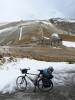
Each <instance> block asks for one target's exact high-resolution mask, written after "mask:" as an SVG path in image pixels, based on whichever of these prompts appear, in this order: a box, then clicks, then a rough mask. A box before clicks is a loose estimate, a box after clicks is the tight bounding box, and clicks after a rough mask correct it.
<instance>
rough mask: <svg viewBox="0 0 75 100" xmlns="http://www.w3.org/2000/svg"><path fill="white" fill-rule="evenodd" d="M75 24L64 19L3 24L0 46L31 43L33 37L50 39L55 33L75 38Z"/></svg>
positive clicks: (1, 25)
mask: <svg viewBox="0 0 75 100" xmlns="http://www.w3.org/2000/svg"><path fill="white" fill-rule="evenodd" d="M74 24H75V22H74V21H71V20H69V21H68V20H67V21H66V20H64V19H50V20H30V21H22V20H21V21H16V22H7V23H3V24H2V23H1V24H0V45H7V44H9V45H10V44H21V43H22V44H23V43H25V42H30V39H32V37H35V38H36V39H37V40H38V39H41V38H43V37H48V38H50V36H51V35H52V34H53V33H57V34H64V35H73V36H74V35H75V33H74V29H75V28H74V26H75V25H74ZM69 27H71V28H69ZM68 28H69V29H68ZM21 39H22V40H21Z"/></svg>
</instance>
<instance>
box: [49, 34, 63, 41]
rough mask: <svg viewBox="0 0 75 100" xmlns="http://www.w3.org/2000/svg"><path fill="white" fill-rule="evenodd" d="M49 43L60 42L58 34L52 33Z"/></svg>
mask: <svg viewBox="0 0 75 100" xmlns="http://www.w3.org/2000/svg"><path fill="white" fill-rule="evenodd" d="M50 41H51V42H52V41H61V38H60V37H59V36H58V34H56V33H54V34H52V36H51V38H50Z"/></svg>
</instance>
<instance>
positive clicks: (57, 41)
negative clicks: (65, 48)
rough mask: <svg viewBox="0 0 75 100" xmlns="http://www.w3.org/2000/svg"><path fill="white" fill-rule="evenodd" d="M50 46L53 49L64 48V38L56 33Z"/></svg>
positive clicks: (52, 36)
mask: <svg viewBox="0 0 75 100" xmlns="http://www.w3.org/2000/svg"><path fill="white" fill-rule="evenodd" d="M50 45H51V46H52V47H62V38H60V37H59V36H58V34H56V33H54V34H52V35H51V38H50Z"/></svg>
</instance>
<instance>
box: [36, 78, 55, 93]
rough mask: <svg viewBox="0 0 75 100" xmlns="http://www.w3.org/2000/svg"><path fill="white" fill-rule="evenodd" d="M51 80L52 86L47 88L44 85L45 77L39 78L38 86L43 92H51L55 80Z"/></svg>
mask: <svg viewBox="0 0 75 100" xmlns="http://www.w3.org/2000/svg"><path fill="white" fill-rule="evenodd" d="M49 82H50V87H48V88H45V87H44V86H43V79H42V78H41V79H39V80H38V88H39V89H40V90H41V91H43V92H49V91H51V90H52V88H53V82H52V81H51V80H49Z"/></svg>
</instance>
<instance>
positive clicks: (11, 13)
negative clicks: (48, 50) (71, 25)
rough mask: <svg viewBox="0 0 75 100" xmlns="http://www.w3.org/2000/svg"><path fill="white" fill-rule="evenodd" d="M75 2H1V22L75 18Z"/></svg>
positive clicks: (34, 0) (22, 0) (2, 0)
mask: <svg viewBox="0 0 75 100" xmlns="http://www.w3.org/2000/svg"><path fill="white" fill-rule="evenodd" d="M74 5H75V0H0V22H5V21H14V20H30V19H49V18H51V17H65V18H74V17H75V11H74V9H75V6H74Z"/></svg>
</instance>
